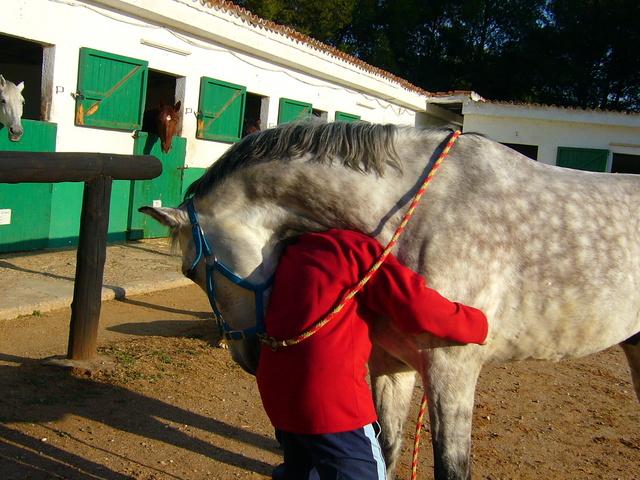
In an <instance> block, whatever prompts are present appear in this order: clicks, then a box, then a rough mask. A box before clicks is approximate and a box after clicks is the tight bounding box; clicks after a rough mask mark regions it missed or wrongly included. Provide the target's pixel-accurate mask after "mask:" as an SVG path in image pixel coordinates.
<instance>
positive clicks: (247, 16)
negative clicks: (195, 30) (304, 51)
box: [200, 0, 429, 96]
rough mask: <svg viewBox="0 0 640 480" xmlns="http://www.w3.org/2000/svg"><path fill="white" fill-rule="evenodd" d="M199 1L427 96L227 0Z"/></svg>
mask: <svg viewBox="0 0 640 480" xmlns="http://www.w3.org/2000/svg"><path fill="white" fill-rule="evenodd" d="M200 1H201V2H202V3H203V4H204V5H207V6H208V7H212V8H215V9H217V10H222V11H225V12H227V13H230V14H232V15H235V16H236V17H238V18H239V19H241V20H242V21H243V22H246V23H248V24H250V25H253V26H255V27H258V28H264V29H265V30H269V31H271V32H274V33H278V34H280V35H284V36H286V37H288V38H290V39H291V40H293V41H295V42H298V43H302V44H304V45H307V46H309V47H311V48H313V49H315V50H319V51H321V52H324V53H326V54H328V55H331V56H333V57H336V58H339V59H341V60H343V61H345V62H347V63H350V64H352V65H355V66H356V67H358V68H360V69H361V70H364V71H366V72H368V73H372V74H374V75H377V76H380V77H383V78H385V79H387V80H390V81H392V82H394V83H397V84H399V85H400V86H401V87H402V88H404V89H406V90H409V91H412V92H415V93H418V94H419V95H425V96H427V95H429V92H428V91H426V90H424V89H422V88H420V87H417V86H416V85H413V84H412V83H411V82H409V81H407V80H405V79H404V78H401V77H398V76H397V75H394V74H392V73H390V72H387V71H386V70H383V69H381V68H378V67H374V66H373V65H369V64H368V63H366V62H364V61H362V60H360V59H359V58H356V57H354V56H353V55H349V54H347V53H344V52H342V51H340V50H338V49H337V48H335V47H332V46H330V45H327V44H325V43H322V42H320V41H319V40H316V39H315V38H311V37H310V36H308V35H305V34H304V33H300V32H298V31H297V30H294V29H293V28H291V27H287V26H285V25H280V24H277V23H275V22H272V21H271V20H266V19H264V18H261V17H259V16H257V15H255V14H253V13H251V12H250V11H249V10H247V9H246V8H242V7H240V6H238V5H236V4H235V3H233V2H231V1H229V0H200Z"/></svg>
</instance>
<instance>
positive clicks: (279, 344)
mask: <svg viewBox="0 0 640 480" xmlns="http://www.w3.org/2000/svg"><path fill="white" fill-rule="evenodd" d="M461 133H462V132H460V130H456V131H455V132H454V133H453V134H452V135H451V137H450V138H449V141H448V142H447V145H446V146H445V147H444V150H442V152H441V153H440V156H439V157H438V159H437V160H436V161H435V163H434V164H433V168H432V169H431V171H430V172H429V174H428V175H427V178H425V179H424V182H422V185H421V186H420V189H419V190H418V191H417V192H416V194H415V195H414V197H413V200H412V201H411V205H409V208H408V209H407V211H406V213H405V214H404V217H403V218H402V221H401V222H400V225H398V228H396V231H395V233H394V234H393V237H391V240H390V241H389V243H388V244H387V246H386V247H385V249H384V251H383V252H382V254H380V257H378V260H376V262H375V263H374V264H373V266H371V268H370V269H369V270H368V271H367V273H366V274H365V276H364V277H363V278H362V280H360V281H359V282H358V283H357V284H356V285H355V286H353V287H352V288H351V289H350V290H349V291H347V292H346V293H345V294H344V295H343V296H342V298H341V299H340V303H338V305H337V306H336V307H335V308H334V309H333V310H332V311H331V312H329V313H328V314H327V315H326V316H325V317H324V318H323V319H321V320H318V321H317V322H316V323H314V324H313V325H312V326H311V327H310V328H309V329H308V330H306V331H304V332H302V333H301V334H300V335H298V336H296V337H293V338H290V339H287V340H277V339H275V338H271V337H266V336H265V337H262V339H261V340H262V342H263V343H265V344H267V345H268V346H270V347H271V348H272V349H274V350H277V349H278V348H283V347H289V346H291V345H296V344H298V343H300V342H302V341H303V340H306V339H307V338H309V337H311V336H312V335H314V334H315V333H316V332H317V331H318V330H320V329H321V328H322V327H324V326H325V325H326V324H327V323H329V322H330V321H331V320H333V319H334V318H335V316H336V315H337V314H338V313H340V312H341V311H342V309H343V308H344V307H345V306H346V305H347V304H348V303H349V302H350V301H351V299H352V298H353V297H355V296H356V294H357V293H358V292H359V291H360V290H362V289H363V288H364V286H365V285H366V284H367V282H368V281H369V280H370V279H371V277H372V276H373V274H374V273H375V272H376V271H377V270H378V269H379V268H380V266H381V265H382V263H383V262H384V261H385V259H386V258H387V257H388V256H389V253H391V250H392V249H393V247H394V246H395V245H396V243H397V242H398V239H399V238H400V235H402V233H403V232H404V230H405V228H406V226H407V223H409V220H410V219H411V217H412V215H413V212H414V210H415V209H416V207H417V206H418V203H420V200H421V199H422V196H423V195H424V193H425V192H426V191H427V187H428V186H429V183H430V182H431V180H432V179H433V177H434V176H435V174H436V172H437V170H438V168H440V165H442V162H443V161H444V159H445V158H447V156H448V155H449V151H450V150H451V148H452V147H453V145H454V144H455V143H456V140H457V139H458V137H459V136H460V135H461Z"/></svg>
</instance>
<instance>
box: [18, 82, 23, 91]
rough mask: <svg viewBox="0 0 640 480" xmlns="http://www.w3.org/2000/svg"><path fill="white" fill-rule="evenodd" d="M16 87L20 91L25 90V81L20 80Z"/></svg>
mask: <svg viewBox="0 0 640 480" xmlns="http://www.w3.org/2000/svg"><path fill="white" fill-rule="evenodd" d="M16 88H17V89H18V92H21V91H22V90H24V82H20V83H19V84H18V85H16Z"/></svg>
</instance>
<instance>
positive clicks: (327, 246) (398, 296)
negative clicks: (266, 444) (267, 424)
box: [256, 229, 488, 480]
mask: <svg viewBox="0 0 640 480" xmlns="http://www.w3.org/2000/svg"><path fill="white" fill-rule="evenodd" d="M383 250H384V249H383V247H382V245H380V243H378V242H377V241H376V240H375V239H373V238H371V237H369V236H367V235H364V234H362V233H359V232H355V231H351V230H335V229H334V230H328V231H326V232H321V233H309V234H304V235H301V236H300V237H298V239H297V241H295V243H293V244H291V245H289V246H288V247H287V248H286V249H285V251H284V253H283V255H282V258H281V259H280V262H279V264H278V267H277V269H276V274H275V279H274V284H273V288H272V291H271V296H270V299H269V306H268V308H267V312H266V317H265V325H266V330H267V335H268V336H270V337H274V338H276V339H289V338H293V337H296V336H297V335H299V334H300V333H302V332H304V331H306V330H307V329H309V327H310V326H311V325H313V324H314V323H315V322H317V321H318V320H320V319H322V318H324V316H325V315H326V314H327V313H328V312H330V311H331V310H332V309H333V307H335V305H336V303H337V302H338V301H339V299H340V298H341V296H342V295H343V294H344V293H345V292H346V291H347V290H348V289H349V288H350V287H352V286H353V285H355V284H356V283H358V282H359V281H360V279H361V278H362V277H363V276H364V274H365V273H366V272H367V271H368V270H369V268H370V267H371V266H372V265H373V263H374V262H375V261H376V259H377V258H378V257H379V256H380V254H381V253H382V251H383ZM380 315H382V316H384V317H386V318H388V319H390V320H391V321H392V322H393V323H394V324H395V325H396V326H397V327H399V328H400V329H401V330H402V331H404V332H406V333H408V334H420V333H430V334H432V335H437V336H439V337H442V338H445V339H449V340H452V341H455V342H460V343H479V344H481V343H483V342H484V341H485V339H486V336H487V330H488V324H487V319H486V317H485V315H484V314H483V313H482V312H481V311H480V310H477V309H475V308H472V307H469V306H465V305H461V304H459V303H454V302H451V301H449V300H447V299H446V298H444V297H442V296H441V295H440V294H438V293H437V292H436V291H435V290H433V289H430V288H429V287H427V286H426V284H425V281H424V278H423V277H421V276H420V275H419V274H417V273H415V272H414V271H412V270H411V269H409V268H407V267H405V266H403V265H402V264H401V263H400V262H399V261H398V260H397V259H396V258H395V257H394V256H393V255H389V256H388V257H387V259H386V260H385V262H384V263H383V264H382V266H381V267H380V269H379V270H378V271H377V272H376V273H375V274H374V276H373V277H372V278H371V280H370V281H369V283H367V284H366V286H365V287H364V288H363V290H362V291H360V292H359V293H358V294H357V295H356V296H355V297H354V299H353V300H352V301H351V302H350V303H349V304H348V305H347V306H346V307H345V308H344V309H343V310H342V311H341V312H340V313H339V314H338V315H337V316H336V317H335V318H334V319H333V320H332V321H331V322H329V323H328V324H326V325H325V326H324V327H323V328H321V329H320V330H319V331H318V332H317V333H315V334H314V335H313V336H311V337H309V338H308V339H306V340H304V341H302V342H301V343H298V344H296V345H293V346H289V347H285V348H281V349H278V350H272V349H270V348H267V347H263V348H262V349H261V353H260V360H259V363H258V370H257V375H256V376H257V381H258V389H259V391H260V396H261V398H262V403H263V406H264V409H265V411H266V413H267V415H268V417H269V419H270V420H271V423H272V424H273V426H274V427H275V429H276V437H277V438H278V440H279V441H280V443H281V445H282V448H283V453H284V464H283V465H282V466H281V468H279V469H277V470H278V471H279V473H278V474H277V476H276V474H275V473H274V478H278V479H280V478H282V479H284V480H301V479H307V478H318V477H319V478H320V479H321V480H325V479H326V480H328V479H331V480H333V479H338V478H339V479H345V480H368V479H382V478H385V467H384V460H383V459H382V455H381V451H380V446H379V445H378V442H377V439H376V438H377V434H378V433H379V426H378V425H377V423H376V421H377V415H376V411H375V407H374V404H373V398H372V394H371V390H370V388H369V385H368V383H367V362H368V360H369V356H370V354H371V349H372V343H371V339H370V333H369V327H370V321H371V319H372V318H374V316H380Z"/></svg>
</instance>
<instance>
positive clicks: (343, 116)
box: [336, 112, 360, 123]
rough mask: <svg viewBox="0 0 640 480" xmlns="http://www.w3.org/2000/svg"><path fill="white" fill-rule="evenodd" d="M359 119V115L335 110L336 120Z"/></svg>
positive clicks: (352, 120) (355, 120) (350, 120)
mask: <svg viewBox="0 0 640 480" xmlns="http://www.w3.org/2000/svg"><path fill="white" fill-rule="evenodd" d="M359 120H360V115H353V114H352V113H345V112H336V122H349V123H351V122H357V121H359Z"/></svg>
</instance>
